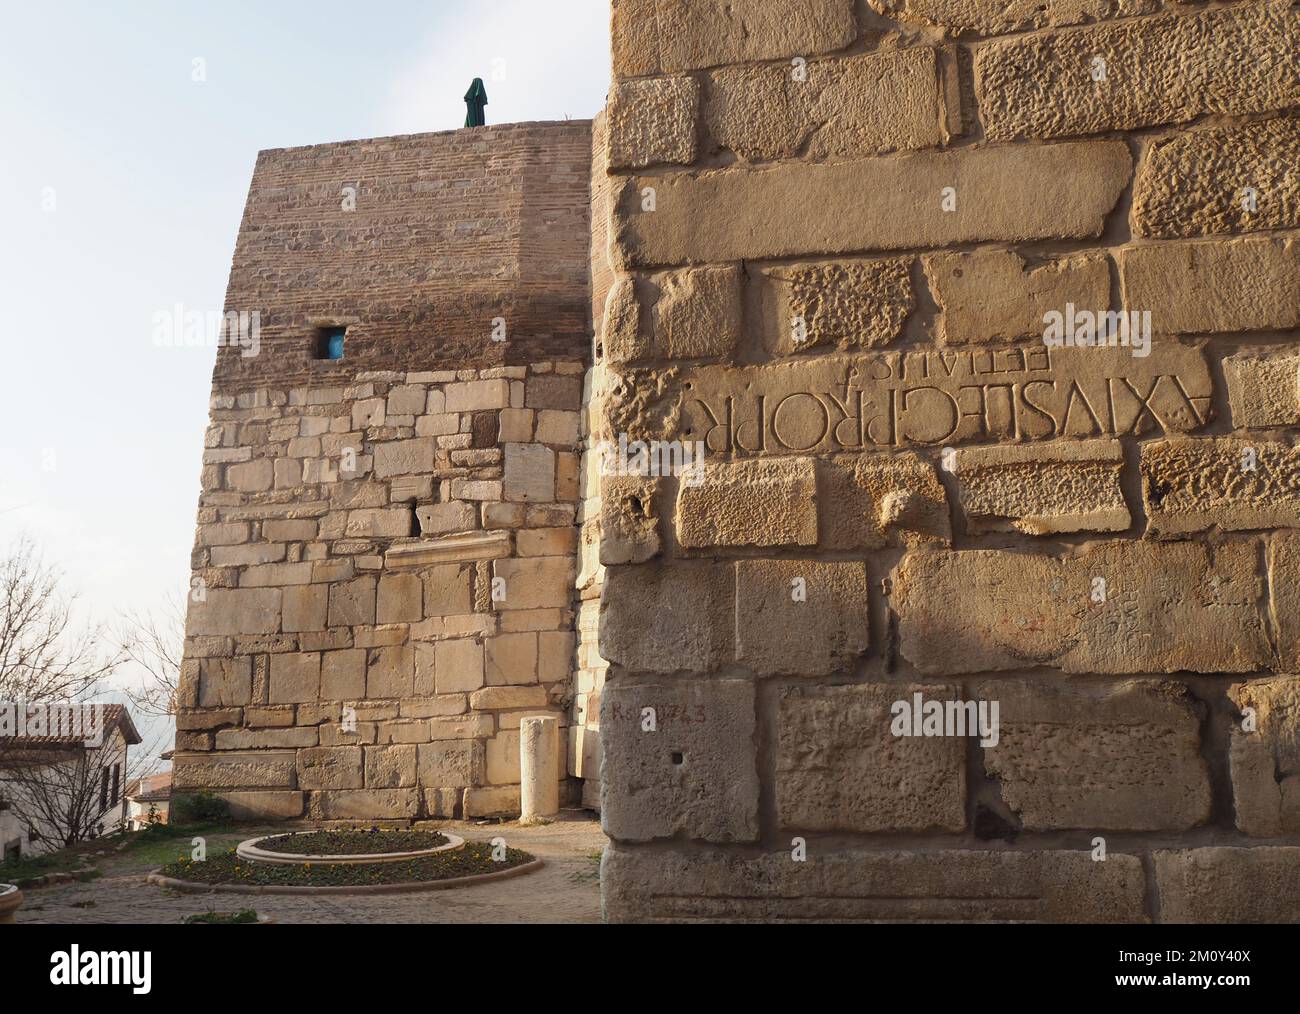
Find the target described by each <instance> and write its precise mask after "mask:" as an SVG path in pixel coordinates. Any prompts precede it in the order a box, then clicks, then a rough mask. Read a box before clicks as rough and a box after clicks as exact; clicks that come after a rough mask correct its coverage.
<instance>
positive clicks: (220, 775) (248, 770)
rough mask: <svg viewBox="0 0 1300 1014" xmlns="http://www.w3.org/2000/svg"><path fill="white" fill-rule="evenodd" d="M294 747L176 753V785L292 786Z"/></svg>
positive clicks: (173, 780) (275, 787) (267, 787)
mask: <svg viewBox="0 0 1300 1014" xmlns="http://www.w3.org/2000/svg"><path fill="white" fill-rule="evenodd" d="M295 756H296V755H295V754H294V752H293V751H292V750H282V751H281V750H276V751H262V752H258V753H253V752H248V751H241V752H236V753H203V754H180V753H178V754H177V755H176V758H175V761H174V763H173V765H172V768H173V771H172V786H173V787H174V788H175V789H177V790H180V789H292V788H296V787H297V777H298V772H297V766H296V763H295V760H294V758H295Z"/></svg>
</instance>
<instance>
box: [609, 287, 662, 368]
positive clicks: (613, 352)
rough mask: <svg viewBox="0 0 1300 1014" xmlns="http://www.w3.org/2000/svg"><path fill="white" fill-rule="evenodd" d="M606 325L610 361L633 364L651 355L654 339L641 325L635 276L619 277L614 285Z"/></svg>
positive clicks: (610, 290) (610, 293) (610, 291)
mask: <svg viewBox="0 0 1300 1014" xmlns="http://www.w3.org/2000/svg"><path fill="white" fill-rule="evenodd" d="M603 326H604V340H603V341H602V343H601V347H602V350H603V352H604V354H605V355H604V357H605V360H606V362H609V363H612V364H618V363H629V362H634V361H635V360H637V359H643V358H645V357H646V356H648V355H649V354H650V336H649V335H648V334H647V333H646V331H645V329H644V328H642V326H641V302H640V300H639V299H638V298H637V292H636V280H635V279H634V278H633V277H632V276H630V275H619V276H618V277H617V278H616V279H615V280H614V284H613V285H611V286H610V289H609V297H608V299H607V300H606V302H605V319H604V325H603Z"/></svg>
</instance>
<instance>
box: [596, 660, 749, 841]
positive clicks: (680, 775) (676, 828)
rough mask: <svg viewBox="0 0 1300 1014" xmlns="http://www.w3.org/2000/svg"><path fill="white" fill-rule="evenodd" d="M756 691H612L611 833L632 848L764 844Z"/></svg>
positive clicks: (740, 687)
mask: <svg viewBox="0 0 1300 1014" xmlns="http://www.w3.org/2000/svg"><path fill="white" fill-rule="evenodd" d="M754 721H755V719H754V685H753V684H752V683H751V682H750V681H748V680H714V681H705V680H682V681H679V682H675V683H673V684H672V685H670V686H649V685H637V684H626V683H609V684H606V685H605V689H604V692H603V694H602V695H601V703H600V729H601V738H602V741H603V745H604V763H603V765H602V767H601V824H602V826H603V828H604V830H605V833H606V834H608V835H609V836H610V837H612V838H614V839H617V840H622V841H650V840H652V839H655V838H671V837H673V836H675V835H681V836H683V837H686V838H692V839H702V840H704V841H713V842H739V841H754V840H755V839H756V838H757V837H758V769H757V762H756V746H755V729H754Z"/></svg>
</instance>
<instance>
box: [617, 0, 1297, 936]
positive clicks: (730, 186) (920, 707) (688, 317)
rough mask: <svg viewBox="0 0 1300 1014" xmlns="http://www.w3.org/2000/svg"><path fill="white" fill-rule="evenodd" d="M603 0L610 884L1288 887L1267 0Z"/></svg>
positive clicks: (1285, 635)
mask: <svg viewBox="0 0 1300 1014" xmlns="http://www.w3.org/2000/svg"><path fill="white" fill-rule="evenodd" d="M613 8H614V9H613V14H614V17H613V50H614V70H615V83H614V86H613V90H612V92H611V96H610V103H609V107H608V110H607V116H608V128H609V140H608V171H609V173H610V178H609V181H608V182H609V183H610V185H611V194H612V198H611V207H610V208H609V210H608V215H609V217H608V219H607V221H605V222H604V223H603V224H602V223H597V225H596V229H598V230H599V229H605V230H607V232H608V235H609V237H610V239H611V243H610V245H609V256H610V258H611V263H612V264H613V267H614V268H615V276H614V278H613V280H612V283H611V285H610V289H609V294H608V297H607V302H606V305H605V310H604V314H603V320H602V321H601V328H600V332H599V350H600V355H601V358H600V361H599V362H598V363H597V370H596V373H597V374H598V375H602V379H601V381H600V383H599V384H597V385H595V393H594V394H593V397H594V398H595V399H596V400H597V410H598V411H597V413H596V415H597V423H596V425H595V428H594V430H593V436H594V437H599V438H601V439H604V440H608V441H618V440H619V438H620V437H623V438H624V439H625V440H627V441H632V442H635V441H645V442H647V443H648V442H651V441H661V442H664V443H665V444H670V445H671V444H673V443H674V442H676V443H682V442H695V441H701V442H703V444H704V448H705V466H704V469H703V472H702V474H693V473H690V472H689V471H687V472H686V473H685V474H683V473H682V472H681V471H680V470H679V471H677V472H676V473H675V474H669V475H662V474H660V475H655V476H649V477H638V476H636V475H632V476H629V475H626V474H609V473H608V471H607V473H606V474H605V475H604V476H603V479H602V483H601V488H600V493H601V496H600V536H599V541H600V556H601V559H602V560H603V561H604V563H605V564H607V565H608V566H607V569H606V570H605V572H604V581H603V596H602V603H601V615H600V649H599V650H600V654H601V655H603V656H604V658H606V659H608V660H609V663H610V667H609V670H608V674H607V682H606V683H605V685H604V688H603V692H602V693H601V694H600V695H599V696H600V698H601V700H600V709H601V710H600V732H601V740H602V746H603V754H604V765H603V788H602V801H603V820H604V823H605V828H606V830H607V832H608V833H609V835H610V837H611V838H612V845H611V847H610V849H609V850H608V851H607V853H606V856H605V860H604V864H603V891H604V903H605V910H606V915H607V917H608V918H610V919H613V920H645V919H690V918H726V919H782V918H793V919H803V918H827V919H838V918H847V919H939V920H950V919H956V920H961V919H997V920H1001V919H1009V920H1070V921H1091V920H1106V921H1135V922H1140V921H1152V920H1163V921H1218V920H1253V921H1267V920H1287V921H1295V920H1297V919H1300V886H1298V885H1300V724H1298V723H1297V714H1300V677H1297V676H1295V675H1293V674H1294V673H1296V671H1297V653H1298V651H1300V649H1298V647H1297V646H1298V645H1300V598H1298V597H1297V595H1296V593H1295V592H1294V587H1295V585H1296V582H1297V579H1298V578H1300V532H1298V531H1297V529H1300V499H1298V498H1297V495H1296V478H1297V475H1298V474H1300V465H1298V464H1297V458H1296V451H1295V449H1294V446H1293V445H1294V443H1295V440H1296V436H1297V433H1300V429H1298V426H1300V397H1298V396H1297V366H1300V330H1298V328H1300V284H1298V283H1300V244H1298V242H1297V238H1298V237H1300V178H1298V177H1297V175H1296V172H1295V169H1294V167H1295V166H1296V164H1297V162H1298V160H1300V126H1298V124H1297V121H1296V119H1294V117H1293V116H1292V115H1288V114H1289V113H1291V112H1293V110H1294V108H1295V107H1297V105H1300V62H1297V60H1296V53H1297V52H1300V11H1297V10H1296V9H1295V8H1294V7H1293V6H1292V5H1290V4H1288V3H1285V2H1279V0H1268V2H1264V0H1258V2H1247V3H1230V4H1225V3H1209V4H1204V3H1198V4H1188V3H1178V2H1169V3H1160V2H1158V0H1095V2H1094V0H1084V2H1077V0H1072V2H1058V0H1046V2H1043V3H1036V4H1034V3H1026V4H1006V3H1002V2H992V0H965V2H960V3H948V2H931V0H869V3H868V2H864V3H854V2H852V0H731V2H727V3H723V2H720V0H686V2H674V3H668V2H664V0H614V5H613ZM1071 308H1073V309H1074V311H1075V320H1074V325H1078V324H1080V323H1082V322H1086V320H1087V318H1085V317H1083V316H1082V315H1081V314H1082V313H1083V312H1087V313H1088V314H1089V316H1093V315H1097V314H1099V313H1100V314H1102V315H1103V316H1104V315H1105V314H1107V313H1109V312H1112V311H1125V312H1136V313H1138V314H1143V313H1149V314H1150V317H1149V320H1150V332H1151V333H1150V344H1149V346H1144V343H1143V332H1141V331H1140V330H1137V329H1135V330H1133V331H1130V332H1123V339H1124V340H1123V342H1122V343H1121V342H1120V341H1119V336H1120V334H1121V333H1120V332H1119V331H1118V330H1117V329H1118V326H1119V321H1118V318H1117V317H1112V318H1111V319H1110V321H1109V325H1110V330H1109V331H1106V330H1103V332H1102V334H1103V337H1104V338H1105V339H1106V340H1105V341H1104V342H1103V344H1101V345H1086V346H1083V347H1077V346H1073V345H1060V344H1049V343H1050V342H1053V341H1054V340H1055V335H1054V334H1053V332H1051V331H1050V329H1049V325H1050V324H1051V322H1052V319H1053V318H1052V316H1051V315H1052V313H1053V312H1057V313H1059V314H1060V315H1061V316H1062V318H1064V317H1066V316H1067V315H1068V314H1069V313H1070V310H1071ZM1134 323H1136V324H1137V325H1139V326H1140V325H1141V323H1142V317H1141V316H1139V317H1138V318H1137V319H1136V321H1135V322H1134ZM1074 325H1070V329H1071V332H1072V333H1073V331H1074ZM1079 333H1081V334H1086V333H1087V332H1086V331H1085V330H1081V331H1080V332H1079ZM1111 334H1114V335H1116V336H1117V337H1116V340H1115V341H1114V342H1112V341H1110V340H1109V336H1110V335H1111ZM1143 353H1146V354H1143ZM605 374H607V375H605ZM661 471H662V470H661ZM954 702H969V703H970V705H971V707H970V709H969V710H967V709H966V708H964V707H961V708H959V707H958V706H957V705H955V704H954ZM981 705H983V706H984V707H985V709H986V711H985V714H986V715H991V714H992V711H991V709H992V706H993V705H996V706H997V708H998V712H997V714H998V716H999V717H998V725H997V729H996V735H994V736H992V737H988V736H986V737H983V739H984V742H983V743H981V737H980V736H978V735H968V734H964V732H969V730H963V729H962V728H961V727H960V726H955V725H948V726H947V727H945V726H944V725H943V723H942V722H939V723H938V724H935V725H931V724H929V721H930V718H931V717H932V712H933V711H934V709H936V708H937V709H939V712H940V714H941V717H944V718H947V719H948V720H950V721H951V722H954V723H955V722H956V720H957V719H958V718H962V719H964V718H966V717H967V716H972V717H973V715H978V713H979V707H980V706H981ZM912 711H915V717H914V720H913V716H912V714H911V712H912ZM923 719H924V720H923ZM935 732H938V733H941V734H938V735H934V734H932V733H935ZM942 733H947V734H942ZM954 733H955V734H954Z"/></svg>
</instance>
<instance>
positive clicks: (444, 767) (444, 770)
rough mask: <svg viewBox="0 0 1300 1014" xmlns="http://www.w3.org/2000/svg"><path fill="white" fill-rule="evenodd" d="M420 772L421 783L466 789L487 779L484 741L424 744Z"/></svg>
mask: <svg viewBox="0 0 1300 1014" xmlns="http://www.w3.org/2000/svg"><path fill="white" fill-rule="evenodd" d="M417 774H418V777H419V781H420V784H421V785H424V786H437V787H442V788H464V787H466V786H470V785H477V784H479V783H480V782H482V781H483V744H482V743H480V742H476V741H474V740H465V739H453V740H443V741H440V742H437V743H421V744H419V747H418V763H417Z"/></svg>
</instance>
